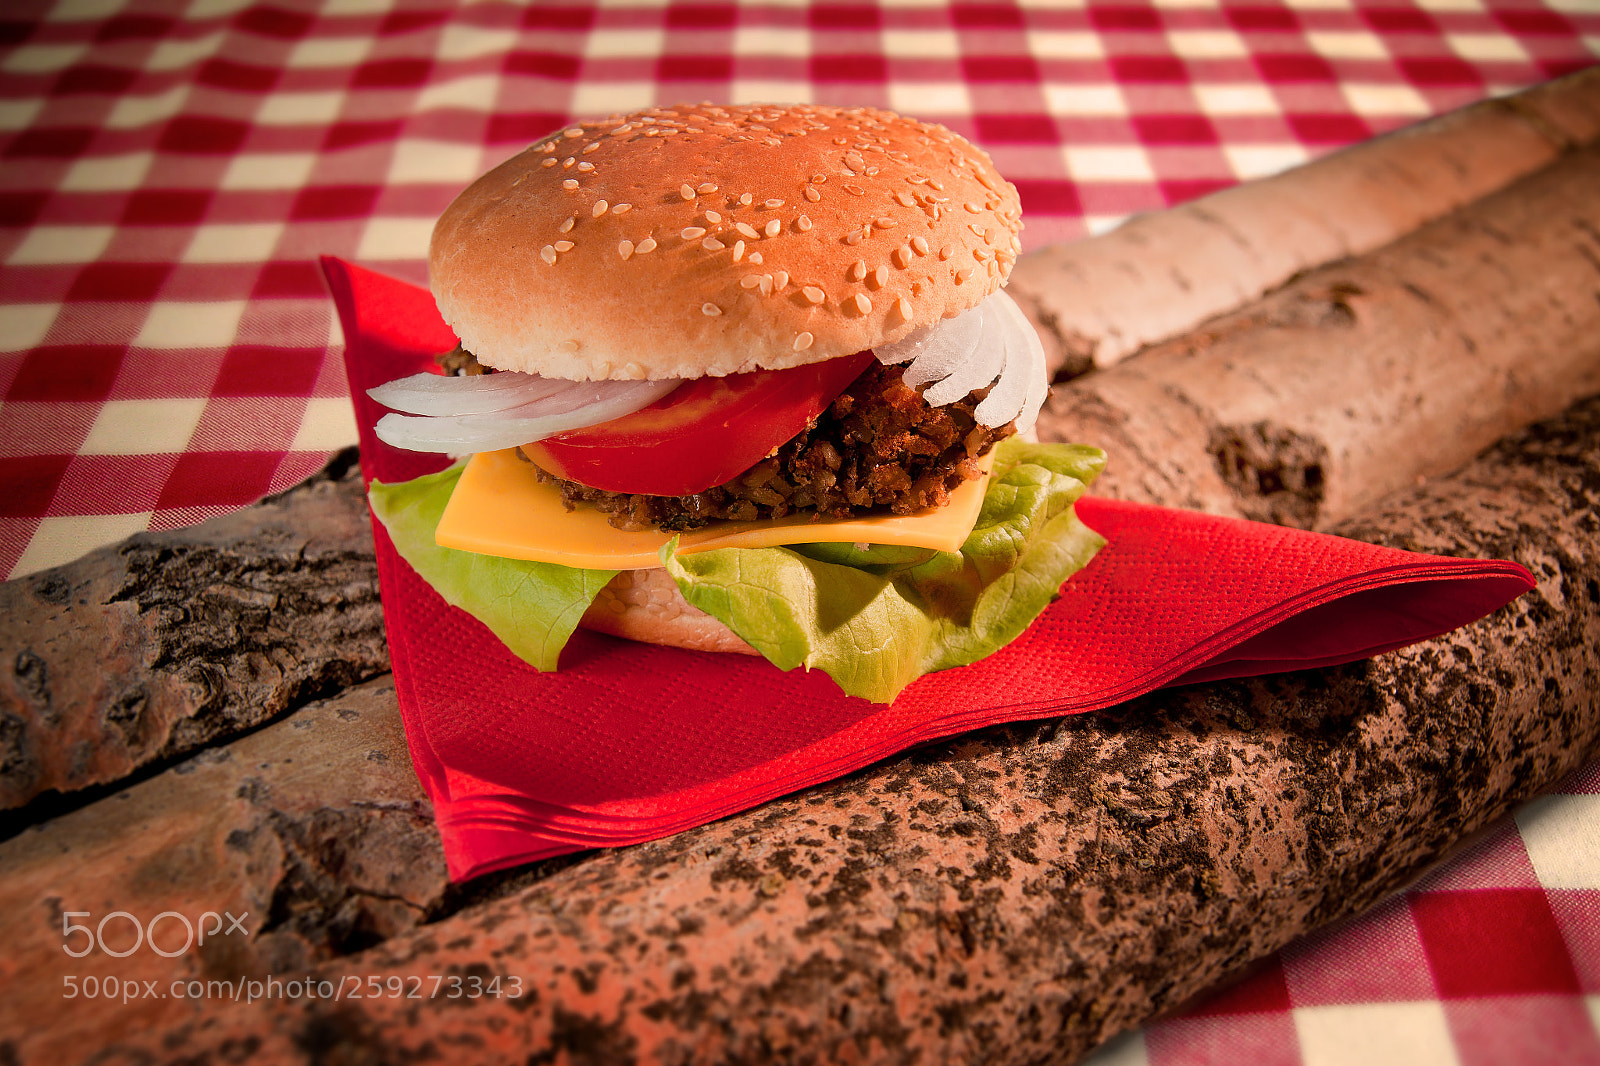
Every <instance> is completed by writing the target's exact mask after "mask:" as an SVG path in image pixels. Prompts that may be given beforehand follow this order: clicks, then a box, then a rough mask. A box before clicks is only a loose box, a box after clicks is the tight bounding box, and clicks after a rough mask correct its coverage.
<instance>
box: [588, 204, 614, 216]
mask: <svg viewBox="0 0 1600 1066" xmlns="http://www.w3.org/2000/svg"><path fill="white" fill-rule="evenodd" d="M610 206H611V205H610V204H609V203H607V202H606V201H604V200H596V201H595V202H594V207H592V208H590V209H589V213H590V214H591V215H593V216H594V217H595V218H599V217H600V216H601V215H603V214H605V213H606V209H607V208H609V207H610Z"/></svg>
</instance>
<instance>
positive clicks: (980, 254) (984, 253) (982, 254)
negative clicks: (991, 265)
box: [972, 248, 994, 262]
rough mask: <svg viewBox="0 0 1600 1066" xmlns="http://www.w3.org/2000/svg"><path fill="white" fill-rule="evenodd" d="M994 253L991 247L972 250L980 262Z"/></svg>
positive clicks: (973, 256) (974, 256) (973, 255)
mask: <svg viewBox="0 0 1600 1066" xmlns="http://www.w3.org/2000/svg"><path fill="white" fill-rule="evenodd" d="M993 255H994V253H993V252H991V251H989V249H987V248H974V249H973V250H972V258H974V259H976V260H978V261H979V262H982V261H983V260H985V259H989V258H991V257H992V256H993Z"/></svg>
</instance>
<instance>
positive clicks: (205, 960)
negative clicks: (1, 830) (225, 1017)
mask: <svg viewBox="0 0 1600 1066" xmlns="http://www.w3.org/2000/svg"><path fill="white" fill-rule="evenodd" d="M0 869H3V870H5V877H4V878H3V879H0V943H4V944H5V945H6V948H5V951H4V953H3V957H0V1033H6V1034H12V1035H13V1037H14V1036H15V1034H20V1033H24V1032H28V1031H30V1030H31V1031H32V1038H31V1039H30V1040H28V1041H26V1042H25V1043H24V1045H23V1046H25V1047H26V1048H28V1049H29V1054H30V1055H33V1054H42V1055H44V1056H46V1057H48V1058H54V1057H57V1056H63V1055H64V1056H66V1057H67V1058H69V1059H70V1058H73V1057H76V1056H77V1055H78V1054H81V1053H82V1052H83V1051H84V1050H85V1049H86V1047H88V1046H90V1045H88V1044H86V1043H85V1039H84V1038H85V1033H86V1032H92V1033H93V1034H94V1035H95V1037H96V1039H97V1040H103V1039H105V1038H106V1037H108V1036H110V1035H113V1034H123V1033H134V1032H138V1031H140V1030H141V1029H146V1028H149V1027H151V1026H158V1025H159V1026H166V1025H176V1024H180V1023H183V1022H186V1021H190V1020H192V1019H193V1018H195V1017H196V1015H197V1014H198V1013H201V1012H203V1011H204V1010H205V1009H207V1008H208V1007H209V1006H211V1005H210V1004H204V1003H196V1002H193V1001H191V1000H190V999H189V998H187V996H186V995H173V994H172V989H173V982H175V981H176V982H182V983H185V984H187V982H189V981H199V982H202V983H204V982H208V981H231V980H236V979H237V978H238V977H240V976H242V975H250V976H256V975H265V974H267V973H275V974H293V973H301V972H303V971H304V970H305V969H306V968H307V967H309V966H311V965H314V964H317V963H321V962H326V961H327V960H329V959H331V958H333V957H335V956H339V955H347V954H350V953H351V952H354V951H359V950H361V949H363V948H367V947H370V946H372V945H373V944H376V943H378V942H380V941H382V940H384V939H387V938H388V937H391V936H393V935H395V934H396V933H398V932H401V931H403V930H407V929H411V928H414V927H415V926H417V925H418V924H420V923H421V922H422V921H423V920H425V919H427V918H430V917H434V916H436V915H437V913H438V912H439V910H440V909H441V907H442V906H444V905H445V904H446V902H447V900H448V898H449V888H448V883H447V878H446V873H445V866H444V858H443V855H442V853H441V851H440V847H439V833H438V830H437V828H435V826H434V822H433V809H432V805H431V804H429V803H428V802H427V800H426V798H425V797H424V796H423V794H422V788H421V786H420V785H419V784H418V783H417V779H416V775H415V774H414V773H413V772H412V769H411V760H410V756H409V753H408V752H407V750H406V742H405V736H404V732H403V730H402V729H401V726H400V715H399V708H398V707H397V705H396V704H395V700H394V685H393V680H392V678H390V677H389V676H388V675H387V674H385V675H382V676H380V677H379V678H377V679H375V680H373V681H369V682H367V683H366V684H364V685H358V686H356V687H354V688H351V689H349V690H347V691H345V692H343V693H341V694H340V695H338V696H336V697H333V698H331V699H328V700H324V701H317V702H314V703H312V704H310V705H308V706H306V707H303V708H301V709H299V710H297V711H295V712H294V713H292V714H290V715H288V716H286V717H285V718H284V719H283V720H281V721H278V722H275V723H273V724H271V725H269V726H267V727H265V728H264V729H261V730H258V731H256V732H254V733H252V734H250V735H248V736H245V737H241V738H238V739H236V740H235V741H234V742H233V743H232V744H229V745H227V746H223V747H216V748H211V749H208V750H206V751H203V752H201V753H199V754H197V755H195V756H194V757H192V758H190V759H188V760H186V761H184V762H181V763H179V764H177V765H176V766H173V767H171V768H170V769H168V770H166V771H165V772H163V773H160V774H157V775H155V776H153V777H151V778H149V779H147V780H144V781H141V782H139V783H138V784H135V785H131V786H129V787H127V788H125V789H123V790H121V791H119V792H117V793H116V794H114V795H111V796H107V797H106V798H104V799H101V800H99V801H98V802H95V803H93V804H90V805H88V806H86V807H84V808H82V809H79V810H76V811H72V812H70V813H68V814H65V815H62V816H61V817H59V818H56V819H53V820H52V821H50V822H49V823H47V824H45V825H43V826H40V827H39V828H38V829H36V830H33V831H29V832H24V833H22V834H20V835H19V836H16V837H13V838H12V839H10V840H7V841H4V842H3V843H0ZM117 911H122V912H125V913H126V914H127V915H129V917H127V918H120V917H119V918H115V919H111V920H109V921H107V922H106V924H105V926H104V927H103V929H102V930H101V935H102V937H103V940H104V941H105V947H106V948H109V949H110V950H111V951H114V952H120V951H124V950H128V949H129V948H133V950H132V951H131V952H130V954H128V956H127V957H125V958H116V957H112V956H109V955H107V954H106V953H105V952H104V951H101V950H98V949H96V950H91V951H89V952H87V953H85V954H83V956H82V957H75V953H78V952H82V951H83V949H84V948H85V947H86V946H87V945H88V944H89V943H90V936H89V934H88V933H83V932H72V933H70V935H66V936H63V930H64V928H65V927H66V925H80V926H85V927H86V928H89V929H96V928H99V926H100V923H101V922H102V921H106V916H107V915H110V914H112V913H114V912H117ZM167 912H171V913H172V914H173V915H174V916H173V917H168V918H165V919H161V920H156V919H157V916H158V915H161V914H163V913H167ZM206 915H211V916H213V917H209V918H206V917H203V916H206ZM234 919H237V925H235V922H234ZM135 922H137V923H138V924H139V927H140V929H141V930H148V931H149V935H148V937H146V938H144V943H142V944H139V939H140V937H139V934H136V933H135V930H134V923H135ZM207 931H209V933H210V934H213V935H209V936H203V935H202V933H205V932H207ZM135 944H139V946H137V947H134V945H135ZM186 944H187V949H186V950H185V945H186ZM169 956H170V957H169ZM85 977H94V978H95V979H96V980H95V983H94V993H95V994H94V995H93V997H92V998H91V997H90V995H89V993H88V990H87V989H86V988H85V987H84V985H83V981H82V979H83V978H85ZM69 978H75V979H76V986H77V990H78V994H77V995H75V996H70V998H69V993H70V992H71V991H73V984H72V983H70V982H69V981H68V979H69ZM107 978H115V979H116V981H117V991H118V992H119V993H120V992H121V986H122V985H123V984H124V983H131V986H132V988H133V990H134V992H133V993H131V994H129V995H128V996H127V997H124V996H122V995H120V994H113V993H111V992H109V991H106V989H105V985H106V979H107ZM145 982H152V983H153V987H154V988H155V989H156V990H157V991H158V993H159V994H155V995H145V994H144V993H145V992H146V991H147V988H146V985H145ZM0 1061H7V1060H6V1059H5V1057H4V1054H3V1053H0Z"/></svg>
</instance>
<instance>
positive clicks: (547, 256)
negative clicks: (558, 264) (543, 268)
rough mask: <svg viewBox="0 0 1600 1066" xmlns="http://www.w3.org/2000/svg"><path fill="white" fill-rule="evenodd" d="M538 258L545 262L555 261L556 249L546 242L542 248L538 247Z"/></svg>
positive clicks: (552, 262)
mask: <svg viewBox="0 0 1600 1066" xmlns="http://www.w3.org/2000/svg"><path fill="white" fill-rule="evenodd" d="M539 258H540V259H543V260H544V261H545V262H546V263H551V264H554V263H555V261H556V250H555V248H554V246H552V245H548V244H547V245H545V246H544V247H543V248H540V249H539Z"/></svg>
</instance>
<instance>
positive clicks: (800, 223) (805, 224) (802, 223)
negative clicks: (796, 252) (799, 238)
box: [794, 215, 811, 233]
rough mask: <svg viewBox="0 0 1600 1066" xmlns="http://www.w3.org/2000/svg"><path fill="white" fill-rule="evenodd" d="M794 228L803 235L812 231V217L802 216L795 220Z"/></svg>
mask: <svg viewBox="0 0 1600 1066" xmlns="http://www.w3.org/2000/svg"><path fill="white" fill-rule="evenodd" d="M794 228H795V229H797V230H799V231H800V232H801V233H805V232H807V231H808V230H810V229H811V216H809V215H801V216H800V217H799V218H797V219H795V220H794Z"/></svg>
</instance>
